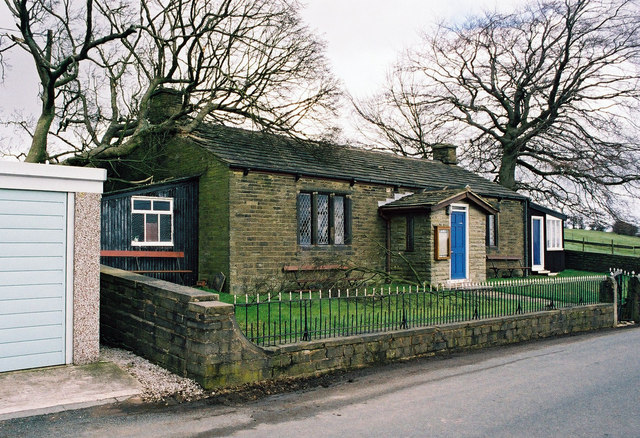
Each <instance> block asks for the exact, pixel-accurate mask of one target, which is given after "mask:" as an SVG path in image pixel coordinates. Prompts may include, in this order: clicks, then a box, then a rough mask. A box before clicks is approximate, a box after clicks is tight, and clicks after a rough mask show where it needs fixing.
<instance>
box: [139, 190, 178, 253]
mask: <svg viewBox="0 0 640 438" xmlns="http://www.w3.org/2000/svg"><path fill="white" fill-rule="evenodd" d="M131 245H133V246H172V245H173V198H156V197H141V196H133V197H132V198H131Z"/></svg>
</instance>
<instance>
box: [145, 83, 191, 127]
mask: <svg viewBox="0 0 640 438" xmlns="http://www.w3.org/2000/svg"><path fill="white" fill-rule="evenodd" d="M182 99H183V96H182V92H180V91H178V90H174V89H173V88H158V89H157V90H156V91H154V92H153V94H152V95H151V99H150V103H149V115H148V118H149V121H150V122H151V123H153V124H156V123H161V122H163V121H164V120H166V119H168V118H169V117H171V116H173V115H175V114H177V113H178V112H180V110H182Z"/></svg>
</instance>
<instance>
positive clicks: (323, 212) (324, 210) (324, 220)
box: [317, 195, 329, 245]
mask: <svg viewBox="0 0 640 438" xmlns="http://www.w3.org/2000/svg"><path fill="white" fill-rule="evenodd" d="M317 196H318V224H317V225H318V244H320V245H328V244H329V195H317Z"/></svg>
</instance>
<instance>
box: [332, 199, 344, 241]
mask: <svg viewBox="0 0 640 438" xmlns="http://www.w3.org/2000/svg"><path fill="white" fill-rule="evenodd" d="M333 226H334V241H333V243H335V244H336V245H344V198H343V197H342V196H334V198H333Z"/></svg>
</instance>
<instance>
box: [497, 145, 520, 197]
mask: <svg viewBox="0 0 640 438" xmlns="http://www.w3.org/2000/svg"><path fill="white" fill-rule="evenodd" d="M503 150H504V152H503V153H502V159H501V160H500V170H498V184H500V185H501V186H503V187H506V188H508V189H511V190H515V186H516V161H517V159H518V155H517V153H516V152H515V151H512V150H510V148H507V147H505V148H503Z"/></svg>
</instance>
